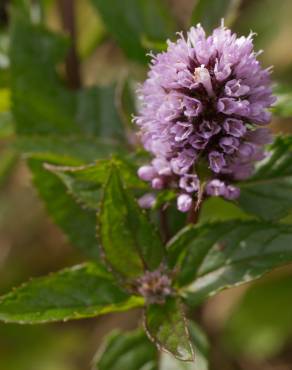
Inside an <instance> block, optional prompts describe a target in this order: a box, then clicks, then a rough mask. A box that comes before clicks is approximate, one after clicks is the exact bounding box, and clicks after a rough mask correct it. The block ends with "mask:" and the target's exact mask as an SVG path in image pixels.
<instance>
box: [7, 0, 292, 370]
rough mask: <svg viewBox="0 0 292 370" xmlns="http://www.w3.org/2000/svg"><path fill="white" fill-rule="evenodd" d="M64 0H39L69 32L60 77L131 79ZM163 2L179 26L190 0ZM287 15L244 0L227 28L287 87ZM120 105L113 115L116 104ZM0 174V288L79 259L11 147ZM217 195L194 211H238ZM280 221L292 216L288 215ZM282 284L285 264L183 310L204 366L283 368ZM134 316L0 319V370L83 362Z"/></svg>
mask: <svg viewBox="0 0 292 370" xmlns="http://www.w3.org/2000/svg"><path fill="white" fill-rule="evenodd" d="M107 1H108V2H111V0H107ZM215 1H216V0H214V2H215ZM8 3H9V1H8V0H1V4H0V83H1V86H4V87H5V86H6V84H7V81H8V80H9V71H8V61H7V43H8V40H7V32H8V26H9V4H8ZM68 3H69V8H70V1H69V2H68V1H67V2H66V1H59V3H58V4H56V2H55V1H42V6H43V8H42V10H43V14H44V17H45V21H46V23H47V25H48V26H49V27H50V28H51V29H53V30H56V31H62V32H67V33H68V32H69V34H71V35H73V36H74V37H75V42H76V50H74V48H73V49H72V50H71V52H70V54H69V56H68V59H67V78H68V80H69V85H70V84H71V87H76V86H78V85H79V83H80V81H79V77H76V75H75V78H77V80H74V77H72V73H73V75H74V71H75V72H76V70H77V69H79V67H80V79H81V80H82V83H83V84H84V85H88V86H90V85H93V84H96V83H99V84H107V83H111V82H112V81H117V80H118V81H122V82H123V80H124V79H125V76H127V75H128V74H129V71H131V74H132V76H135V78H137V79H142V78H143V76H144V75H145V69H144V68H143V66H141V65H139V64H138V63H135V62H130V63H129V62H128V60H127V58H126V57H125V55H124V54H123V53H122V52H121V50H120V49H119V47H118V46H117V44H116V42H115V41H113V39H112V38H111V37H110V35H109V34H108V32H107V30H106V28H105V25H104V24H103V22H102V20H101V17H100V15H99V14H98V13H97V12H96V9H94V8H93V7H92V5H91V4H90V2H89V1H88V0H76V1H75V19H74V18H73V19H74V21H75V22H74V25H75V26H74V25H72V23H71V22H72V17H69V19H68V13H67V11H68ZM165 4H166V6H167V7H168V9H169V10H170V11H171V13H172V14H173V15H174V16H175V19H176V22H177V24H178V27H179V28H178V29H177V30H178V31H179V30H180V29H186V28H187V27H188V25H189V19H190V18H191V11H192V9H193V6H194V4H195V1H193V0H165ZM66 7H67V8H66ZM291 15H292V2H291V1H290V0H280V1H275V0H245V1H243V2H242V4H241V6H240V8H239V14H238V15H237V17H236V20H235V23H234V26H233V28H234V30H236V31H237V32H238V33H243V34H247V33H249V31H250V30H253V31H254V32H256V33H257V37H256V39H255V43H256V48H257V49H264V50H265V53H264V54H263V57H262V60H263V63H264V64H265V65H266V66H268V65H270V64H273V65H274V70H275V73H274V77H275V78H277V79H278V80H280V81H281V82H283V83H285V84H288V85H289V84H290V85H292V38H291V35H292V22H291ZM73 26H74V27H73ZM72 27H73V28H72ZM75 27H76V28H75ZM73 46H74V44H73ZM72 60H73V63H75V64H74V65H73V67H72ZM68 63H69V64H68ZM68 68H69V70H68ZM70 68H71V69H70ZM72 68H73V70H72ZM60 71H61V73H62V74H63V75H64V66H60ZM72 78H73V80H72ZM128 103H129V101H128ZM0 105H1V103H0ZM130 107H131V105H130ZM130 107H128V109H129V110H131V108H130ZM120 113H121V114H122V115H123V114H125V111H121V112H120ZM128 113H129V114H130V112H128V111H127V112H126V114H128ZM122 118H125V117H124V116H123V117H122ZM7 119H9V118H7ZM273 129H274V131H275V132H279V131H284V132H290V133H292V122H291V119H281V120H280V119H277V120H274V121H273ZM5 145H6V142H5V140H4V141H3V142H2V143H1V145H0V156H1V160H2V158H4V153H5ZM2 167H3V168H2ZM2 173H5V178H3V179H1V180H0V186H1V192H0V269H1V279H0V291H1V293H2V292H5V291H7V290H8V289H9V288H11V287H13V286H16V285H18V284H19V283H21V282H22V281H25V280H27V279H29V278H30V277H34V276H40V275H45V274H47V273H48V272H51V271H56V270H58V269H60V268H62V267H65V266H69V265H72V264H73V263H77V262H79V261H81V260H82V258H81V257H80V256H79V255H78V254H77V252H76V251H75V250H73V248H72V247H71V246H70V245H69V244H68V242H67V241H66V239H65V237H64V236H63V234H62V233H61V231H60V230H59V229H58V228H57V227H56V226H55V225H54V224H53V223H52V221H51V220H50V219H49V218H48V216H47V214H46V212H45V210H44V207H43V204H42V203H41V201H40V200H39V199H38V196H37V194H36V191H35V190H34V188H33V187H32V186H31V181H30V173H29V171H28V169H27V168H26V166H25V164H24V162H23V161H22V160H19V159H17V158H15V157H14V156H13V155H12V154H11V155H10V157H7V161H6V162H5V163H4V165H3V163H2V161H1V165H0V174H2ZM9 174H10V175H9ZM223 203H224V202H223V201H222V202H221V201H220V200H212V201H210V202H208V203H207V204H206V205H205V207H204V210H203V217H204V215H208V214H210V213H211V214H212V218H213V219H219V218H220V219H228V218H230V217H234V216H236V217H244V215H242V213H241V211H240V210H239V209H237V207H235V206H226V205H225V204H223ZM206 217H209V216H206ZM286 221H287V222H292V216H291V217H290V218H289V217H288V218H287V219H286ZM291 291H292V269H291V268H285V269H283V270H279V271H276V272H274V273H272V274H269V276H267V277H265V278H264V279H262V280H261V281H260V282H258V283H256V284H251V285H246V286H244V287H240V288H234V289H231V290H228V291H226V292H223V293H221V294H219V295H218V296H216V297H215V298H213V299H210V300H209V301H208V302H207V303H206V304H205V305H204V306H203V307H201V308H200V309H199V310H197V311H196V312H190V315H192V316H194V317H196V318H197V319H199V320H200V322H201V324H202V326H203V327H204V328H205V329H206V331H207V333H208V334H209V335H210V338H211V348H212V351H211V364H212V369H214V370H289V369H292V354H291V353H292V338H291V337H292V319H291V317H292V316H291V306H292V295H291ZM138 317H139V315H138V313H137V312H135V311H130V312H129V313H126V314H115V315H109V316H105V317H101V318H97V319H90V320H81V321H78V322H70V323H61V324H50V325H43V326H37V327H32V326H16V325H3V324H1V325H0V370H81V369H82V370H86V369H89V368H90V366H89V365H88V364H90V361H91V359H92V357H93V355H94V353H95V351H96V349H97V348H98V346H99V344H100V343H101V341H102V338H103V337H104V336H105V335H106V334H107V333H108V332H109V331H110V330H111V329H112V328H121V329H132V328H134V327H135V326H136V324H137V321H138ZM121 370H127V369H121Z"/></svg>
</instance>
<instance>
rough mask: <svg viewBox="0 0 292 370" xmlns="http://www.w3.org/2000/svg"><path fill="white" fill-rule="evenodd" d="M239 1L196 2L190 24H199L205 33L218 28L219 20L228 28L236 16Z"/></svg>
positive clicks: (204, 0) (199, 0) (207, 0)
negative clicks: (222, 20)
mask: <svg viewBox="0 0 292 370" xmlns="http://www.w3.org/2000/svg"><path fill="white" fill-rule="evenodd" d="M240 3H241V0H216V1H214V0H198V1H197V2H196V5H195V8H194V11H193V14H192V18H191V24H192V25H196V24H197V23H201V25H202V26H203V27H204V29H205V30H206V31H207V32H211V31H213V29H214V28H215V27H219V25H220V22H221V19H222V18H225V25H227V26H230V25H231V23H232V21H233V20H234V18H235V17H236V15H237V12H238V8H239V5H240Z"/></svg>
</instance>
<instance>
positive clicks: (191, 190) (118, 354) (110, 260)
mask: <svg viewBox="0 0 292 370" xmlns="http://www.w3.org/2000/svg"><path fill="white" fill-rule="evenodd" d="M92 3H93V5H94V6H95V7H96V8H97V9H98V10H99V12H100V15H101V16H102V18H103V20H104V22H105V25H106V27H107V28H108V31H109V32H110V34H112V35H113V37H114V38H115V39H116V41H117V43H118V45H119V46H120V47H121V48H122V49H123V50H124V52H125V54H126V55H127V57H128V58H129V59H131V60H135V61H136V62H138V63H140V64H141V65H143V64H144V63H145V60H146V57H145V55H146V50H145V49H146V48H147V47H148V46H147V45H149V43H150V44H152V45H157V44H158V41H159V42H160V44H161V42H162V41H163V40H164V39H165V38H166V37H168V36H169V35H172V38H173V31H174V29H175V24H174V20H173V19H172V18H171V16H170V14H168V11H167V10H165V9H164V8H163V5H162V4H160V2H159V1H149V0H147V1H127V2H125V4H123V7H126V8H127V10H123V9H121V6H120V5H119V4H120V3H119V2H116V1H113V4H112V5H111V6H108V5H107V4H106V2H104V1H99V0H92ZM207 3H208V2H206V4H207ZM224 3H226V2H224ZM34 6H37V5H34ZM115 6H116V10H114V8H115ZM206 6H208V4H207V5H206ZM225 8H226V6H225V7H224V9H225ZM126 11H129V12H130V11H131V12H132V14H133V15H134V16H137V19H138V20H140V22H133V19H134V18H133V17H132V18H131V17H125V16H124V12H126ZM197 11H198V14H195V15H194V16H193V19H197V18H198V17H202V18H204V13H205V12H204V5H203V2H202V1H200V2H199V4H198V9H197ZM149 12H150V13H149ZM117 14H118V15H120V16H121V23H120V24H119V25H118V24H117V22H116V16H117ZM147 14H151V15H153V16H154V19H155V22H158V23H159V25H160V26H161V27H160V28H158V29H157V28H156V29H155V30H156V31H155V32H154V29H153V28H152V24H150V23H149V22H150V20H149V17H148V16H147ZM221 15H222V14H220V17H221ZM11 17H12V27H11V30H10V51H9V59H10V74H11V76H10V85H9V86H8V87H7V88H6V90H7V91H9V94H11V110H12V120H13V122H14V126H13V128H12V126H11V128H9V130H8V129H7V125H6V124H5V125H4V124H3V126H2V118H1V126H0V129H1V132H2V127H4V128H3V133H4V132H5V137H7V135H8V136H9V138H10V139H11V140H10V141H11V148H13V149H9V150H13V151H12V152H11V153H12V154H11V157H9V159H10V161H12V158H13V160H14V159H15V158H17V157H18V156H19V155H20V156H22V157H24V158H25V160H26V162H27V164H28V166H29V168H30V171H31V174H32V181H33V184H34V186H35V187H36V189H37V190H38V193H39V195H40V197H41V198H42V199H43V201H44V202H45V204H46V207H47V211H48V213H49V214H50V216H51V217H52V219H53V220H54V222H55V223H56V224H57V225H59V227H60V228H61V229H62V230H63V231H64V233H65V234H66V235H67V236H68V238H69V240H70V242H71V243H72V245H73V246H75V247H76V248H78V249H79V251H80V252H81V253H82V254H83V255H84V257H86V258H87V259H88V262H84V263H81V264H79V265H77V266H72V267H71V268H67V269H64V270H62V271H59V272H55V273H52V274H50V275H48V276H44V277H40V278H35V279H32V280H30V281H28V282H27V283H24V284H23V285H21V286H20V287H18V288H15V289H13V290H12V291H11V292H8V293H7V294H5V295H4V296H2V297H1V299H0V320H1V321H4V322H13V323H21V324H39V323H45V322H54V321H59V320H64V321H65V320H73V319H74V320H76V319H81V318H85V317H95V316H97V315H104V314H107V313H110V312H118V311H126V310H130V309H132V308H141V312H142V314H141V328H139V329H137V330H136V331H134V332H132V333H119V332H115V333H112V334H111V335H110V336H109V337H108V338H107V339H106V341H105V343H104V346H103V350H99V352H98V354H97V356H96V358H95V366H96V368H97V369H100V370H114V369H127V370H142V369H148V370H150V369H152V370H155V369H161V370H170V369H172V368H173V369H189V370H195V369H207V368H208V360H207V355H208V341H207V339H206V336H205V334H204V333H203V332H202V330H201V329H200V328H199V327H198V325H197V323H195V322H193V320H191V319H190V312H191V311H192V310H194V309H195V308H196V307H198V306H199V305H200V304H202V303H203V302H204V301H205V300H206V299H208V297H210V296H213V295H214V294H216V293H218V292H220V291H222V290H223V289H227V288H230V287H233V286H238V285H240V284H244V283H247V282H250V281H253V280H255V279H258V278H259V277H261V276H262V275H263V274H265V273H267V272H269V271H271V270H272V269H274V268H277V267H279V266H283V265H285V264H288V263H290V262H292V228H291V225H290V224H289V223H287V222H285V216H287V215H288V214H289V213H290V212H291V211H292V138H291V137H290V136H277V137H276V138H273V139H271V137H272V136H271V135H270V134H269V132H268V130H267V129H266V128H262V126H263V125H266V124H267V123H268V122H269V121H270V112H269V111H274V113H275V114H279V115H281V114H282V112H284V113H283V115H287V111H288V112H289V109H290V108H291V107H290V108H289V106H288V105H289V104H290V99H288V98H287V96H286V98H285V99H281V98H280V99H279V102H278V103H275V99H274V95H273V93H272V89H271V86H270V77H269V75H270V70H269V69H263V68H262V67H261V66H260V64H259V63H258V61H257V59H256V58H257V55H256V54H255V53H254V51H253V49H252V36H251V35H250V36H248V37H246V38H244V37H241V38H237V37H236V36H235V35H234V34H232V32H231V31H230V30H229V29H226V28H225V27H224V26H223V25H221V26H220V27H219V28H216V29H215V31H214V32H213V34H212V36H206V35H205V32H204V30H203V28H202V27H201V26H197V28H193V29H191V31H190V33H189V34H188V35H187V36H181V37H180V38H179V40H178V41H173V42H171V43H169V45H168V49H166V51H164V52H163V53H160V54H155V56H153V60H152V64H151V67H150V73H149V77H148V79H147V81H146V82H145V83H144V85H143V87H142V88H141V87H140V89H139V92H138V93H136V94H137V95H139V96H140V97H141V98H142V103H140V104H137V105H136V106H135V107H132V105H131V104H128V105H127V104H125V101H122V102H120V104H121V105H122V106H123V109H124V112H123V113H124V114H123V115H122V117H121V114H120V113H121V112H119V110H118V109H117V106H116V104H115V99H116V87H115V86H108V87H100V86H94V87H91V88H83V89H79V90H70V89H68V88H67V87H65V84H64V83H63V81H62V80H61V78H60V75H59V74H58V72H57V65H58V64H59V63H60V62H62V61H63V60H64V57H65V54H66V50H67V47H68V40H67V39H65V38H64V37H62V36H60V35H57V34H55V33H53V32H51V31H49V30H48V29H47V27H46V26H45V25H44V24H43V22H42V21H41V20H37V21H36V20H35V19H34V18H33V17H32V15H31V7H30V6H29V5H27V4H26V2H16V3H15V6H14V9H13V10H12V11H11ZM210 22H211V23H213V20H212V19H211V20H210ZM212 26H213V24H212ZM207 28H208V26H207ZM185 37H186V38H185ZM153 40H156V41H155V42H153ZM145 45H146V46H145ZM176 63H177V65H176ZM175 65H176V67H174V66H175ZM129 85H130V84H129ZM129 85H128V84H124V86H123V88H124V90H123V94H124V95H127V94H128V100H127V103H129V101H130V100H131V99H129V96H130V95H131V94H134V95H135V92H133V91H132V90H131V88H129ZM126 88H128V91H126ZM9 94H8V95H7V96H6V98H7V99H9ZM123 94H122V95H123ZM123 97H124V98H125V96H123ZM124 100H125V99H124ZM133 100H135V99H132V100H131V103H133ZM126 105H127V107H125V106H126ZM290 105H291V104H290ZM129 106H131V108H129ZM271 106H273V107H272V108H271ZM6 108H7V107H6ZM127 108H128V109H130V112H129V115H131V114H134V115H135V117H134V120H133V121H134V123H137V124H138V125H139V130H140V131H139V130H138V131H139V135H138V136H139V137H140V138H142V143H143V145H144V149H146V150H144V149H143V148H142V146H141V144H140V142H139V140H133V135H134V132H135V130H136V131H137V128H136V127H134V126H133V125H132V123H131V120H129V119H127V114H126V113H125V112H126V111H127ZM268 109H269V110H268ZM134 110H135V112H134ZM290 110H291V109H290ZM1 114H2V113H1ZM125 117H126V121H127V126H126V127H125ZM3 136H4V134H3ZM1 138H2V136H1ZM131 138H132V140H129V139H131ZM9 153H10V152H9ZM149 153H150V154H149ZM151 156H153V158H152V157H151ZM9 163H10V162H9ZM216 196H219V197H223V198H225V201H222V207H224V204H226V203H225V202H234V204H235V205H236V206H237V207H238V208H240V209H241V210H242V214H243V215H244V217H242V218H234V219H231V220H224V219H221V220H217V221H204V220H202V218H201V210H202V209H203V208H204V205H205V203H206V202H208V200H209V199H210V197H216ZM149 339H150V340H149Z"/></svg>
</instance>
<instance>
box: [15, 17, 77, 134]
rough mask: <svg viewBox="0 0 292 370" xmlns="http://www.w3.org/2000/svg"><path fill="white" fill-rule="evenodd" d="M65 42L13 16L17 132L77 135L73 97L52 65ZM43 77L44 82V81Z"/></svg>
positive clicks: (61, 51) (58, 59)
mask: <svg viewBox="0 0 292 370" xmlns="http://www.w3.org/2000/svg"><path fill="white" fill-rule="evenodd" d="M67 46H68V44H67V42H66V41H65V39H64V38H62V37H59V36H56V35H55V34H53V33H51V32H48V31H47V30H46V29H44V28H43V27H42V26H40V25H31V24H30V23H29V22H28V21H27V20H24V17H23V16H21V15H14V20H13V26H12V30H11V49H10V59H11V85H12V107H13V114H14V117H15V121H16V128H17V131H18V132H19V133H22V134H28V133H33V134H36V133H50V132H54V133H56V134H57V133H59V134H65V133H67V134H69V133H71V134H72V132H78V131H79V130H78V128H77V127H76V125H75V124H74V109H75V108H74V107H75V103H76V102H75V97H74V95H73V94H72V93H68V91H67V90H66V89H65V88H64V87H63V85H62V84H61V82H60V80H59V78H58V76H57V73H56V70H55V65H56V64H57V63H59V62H60V61H61V60H62V59H63V58H64V56H65V52H66V49H67ZM44 76H45V80H44Z"/></svg>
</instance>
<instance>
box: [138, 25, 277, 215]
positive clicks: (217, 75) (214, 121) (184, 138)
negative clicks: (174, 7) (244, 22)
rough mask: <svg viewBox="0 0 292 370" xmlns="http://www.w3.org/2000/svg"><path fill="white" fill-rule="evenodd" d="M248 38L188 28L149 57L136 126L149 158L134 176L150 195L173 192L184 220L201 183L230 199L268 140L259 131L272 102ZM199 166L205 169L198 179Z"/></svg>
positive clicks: (264, 74)
mask: <svg viewBox="0 0 292 370" xmlns="http://www.w3.org/2000/svg"><path fill="white" fill-rule="evenodd" d="M252 37H253V34H250V35H249V36H248V37H239V38H238V37H237V36H236V34H233V33H231V31H230V30H229V29H226V28H225V27H224V26H223V25H222V26H221V27H219V28H217V29H215V30H214V31H213V33H212V35H210V36H208V37H207V36H206V34H205V32H204V30H203V28H202V27H201V26H200V25H198V26H197V27H192V28H191V29H190V31H189V32H188V34H187V38H186V39H185V38H184V36H183V35H182V34H181V35H180V38H179V39H178V40H177V42H170V41H168V49H167V51H166V52H163V53H160V54H158V55H156V56H152V61H151V65H150V71H149V73H148V78H147V80H146V81H145V82H144V84H143V85H142V86H141V87H140V89H139V90H138V96H139V99H140V101H141V104H140V105H141V106H140V112H139V116H138V117H136V118H135V122H136V123H137V125H139V128H140V137H141V140H142V143H143V145H144V147H145V149H146V150H147V151H149V152H151V153H152V154H153V155H154V157H155V158H154V159H153V160H152V162H151V164H149V165H147V166H143V167H141V168H140V169H139V172H138V174H139V176H140V178H141V179H143V180H145V181H149V182H151V185H152V188H153V189H163V188H166V187H171V188H177V189H179V195H178V199H177V203H178V209H179V210H181V211H183V212H186V211H188V210H189V209H190V208H191V206H192V204H193V202H194V197H195V196H196V194H198V192H199V191H201V192H202V184H203V182H204V189H203V191H204V193H205V194H206V195H209V196H223V197H224V198H226V199H236V198H237V197H238V196H239V189H238V188H237V187H236V186H234V185H232V184H233V183H234V182H236V181H238V180H243V179H246V178H248V177H249V176H250V175H251V174H252V172H253V169H254V163H255V162H256V161H258V160H260V159H262V158H263V157H264V150H263V145H264V144H267V143H269V142H270V140H271V136H270V133H269V131H268V129H267V128H263V127H262V126H264V125H266V124H268V123H269V121H270V113H269V112H268V111H267V108H268V107H270V106H271V105H272V104H273V103H274V101H275V99H274V97H273V95H272V90H271V87H270V68H268V69H262V67H261V65H260V63H259V62H258V60H257V56H258V54H259V53H255V52H254V51H253V40H252ZM202 166H203V167H204V166H205V168H206V169H208V176H205V177H206V178H204V179H202V178H201V174H200V171H199V170H198V168H202ZM205 172H206V171H205ZM152 201H153V199H152ZM142 203H144V206H147V204H146V203H147V202H145V201H144V202H142Z"/></svg>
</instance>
